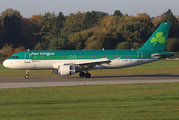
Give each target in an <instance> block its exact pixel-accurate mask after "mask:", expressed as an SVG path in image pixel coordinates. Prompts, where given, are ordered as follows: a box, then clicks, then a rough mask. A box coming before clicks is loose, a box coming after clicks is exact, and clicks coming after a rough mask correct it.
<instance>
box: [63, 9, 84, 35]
mask: <svg viewBox="0 0 179 120" xmlns="http://www.w3.org/2000/svg"><path fill="white" fill-rule="evenodd" d="M83 17H84V13H81V12H80V11H79V12H78V13H76V14H72V13H71V14H70V15H69V16H67V19H66V20H65V21H64V24H63V25H64V27H63V29H61V32H62V35H63V36H64V35H67V34H72V33H74V32H80V31H81V25H82V22H83Z"/></svg>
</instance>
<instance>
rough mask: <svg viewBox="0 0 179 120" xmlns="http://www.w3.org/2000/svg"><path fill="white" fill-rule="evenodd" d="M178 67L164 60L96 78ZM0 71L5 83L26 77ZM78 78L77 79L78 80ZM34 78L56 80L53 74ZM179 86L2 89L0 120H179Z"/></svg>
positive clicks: (169, 70) (38, 73)
mask: <svg viewBox="0 0 179 120" xmlns="http://www.w3.org/2000/svg"><path fill="white" fill-rule="evenodd" d="M178 68H179V61H177V60H173V61H168V60H162V61H157V62H153V63H148V64H144V65H141V66H135V67H130V68H123V69H111V70H102V71H100V70H94V71H90V72H91V74H92V75H126V74H173V73H176V74H178V73H179V69H178ZM24 74H25V71H24V70H12V69H7V68H4V67H3V66H2V65H1V66H0V77H19V76H24ZM77 75H78V74H77ZM30 76H52V74H51V73H50V71H49V70H39V71H33V70H31V71H30ZM178 113H179V83H156V84H124V85H122V84H121V85H88V86H85V85H83V86H66V87H37V88H12V89H0V120H14V119H15V120H29V119H43V120H44V119H48V120H52V119H55V120H59V119H60V120H74V119H76V120H84V119H85V120H86V119H93V120H99V119H101V120H124V119H125V120H134V119H135V120H144V119H147V120H158V119H159V120H178V119H179V114H178Z"/></svg>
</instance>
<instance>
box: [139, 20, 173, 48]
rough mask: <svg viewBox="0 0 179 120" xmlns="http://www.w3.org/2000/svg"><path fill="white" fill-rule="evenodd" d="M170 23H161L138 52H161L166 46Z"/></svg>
mask: <svg viewBox="0 0 179 120" xmlns="http://www.w3.org/2000/svg"><path fill="white" fill-rule="evenodd" d="M170 24H171V23H170V22H163V23H161V24H160V26H159V27H158V28H157V29H156V30H155V32H154V33H153V34H152V35H151V36H150V38H149V39H148V40H147V42H146V43H145V44H144V45H143V46H142V47H141V48H139V49H138V50H161V51H163V50H164V49H165V46H166V42H167V38H168V33H169V29H170Z"/></svg>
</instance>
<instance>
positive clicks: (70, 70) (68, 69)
mask: <svg viewBox="0 0 179 120" xmlns="http://www.w3.org/2000/svg"><path fill="white" fill-rule="evenodd" d="M58 74H59V75H74V74H75V66H73V65H60V66H58Z"/></svg>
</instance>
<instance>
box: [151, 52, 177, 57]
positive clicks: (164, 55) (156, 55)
mask: <svg viewBox="0 0 179 120" xmlns="http://www.w3.org/2000/svg"><path fill="white" fill-rule="evenodd" d="M173 55H175V53H174V52H170V53H163V54H158V53H154V54H152V55H151V57H152V58H159V57H165V58H166V57H170V56H173Z"/></svg>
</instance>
